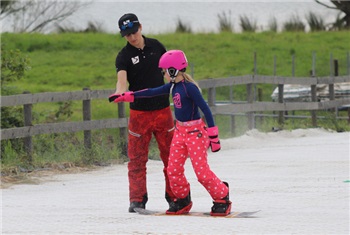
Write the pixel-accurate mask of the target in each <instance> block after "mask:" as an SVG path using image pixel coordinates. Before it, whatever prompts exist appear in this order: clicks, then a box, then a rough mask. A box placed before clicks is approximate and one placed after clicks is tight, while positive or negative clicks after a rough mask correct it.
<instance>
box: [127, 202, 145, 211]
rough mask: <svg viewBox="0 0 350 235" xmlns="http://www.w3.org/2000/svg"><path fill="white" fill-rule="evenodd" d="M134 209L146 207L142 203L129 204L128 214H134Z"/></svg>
mask: <svg viewBox="0 0 350 235" xmlns="http://www.w3.org/2000/svg"><path fill="white" fill-rule="evenodd" d="M134 208H143V209H145V208H146V205H145V204H144V203H143V202H131V203H130V207H129V212H130V213H134V212H135V210H134Z"/></svg>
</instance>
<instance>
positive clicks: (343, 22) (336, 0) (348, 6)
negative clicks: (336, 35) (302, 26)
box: [315, 0, 350, 29]
mask: <svg viewBox="0 0 350 235" xmlns="http://www.w3.org/2000/svg"><path fill="white" fill-rule="evenodd" d="M315 1H316V2H317V3H318V4H321V5H322V6H325V7H327V8H329V9H335V10H340V11H341V12H343V13H344V14H345V16H344V17H342V18H340V19H338V20H337V22H336V23H335V24H334V25H335V26H337V27H338V28H341V27H344V28H346V29H350V1H340V0H330V2H331V3H332V4H333V5H334V6H329V5H327V4H326V3H323V2H320V0H315Z"/></svg>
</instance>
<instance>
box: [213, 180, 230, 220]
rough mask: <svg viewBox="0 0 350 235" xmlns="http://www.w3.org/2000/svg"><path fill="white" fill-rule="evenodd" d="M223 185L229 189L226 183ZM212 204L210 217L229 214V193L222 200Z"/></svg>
mask: <svg viewBox="0 0 350 235" xmlns="http://www.w3.org/2000/svg"><path fill="white" fill-rule="evenodd" d="M223 183H224V184H225V185H226V186H227V187H229V186H228V183H227V182H223ZM213 204H214V205H213V206H212V207H211V212H210V215H212V216H226V215H228V214H230V213H231V201H230V196H229V193H227V195H226V196H225V197H224V198H222V199H220V200H215V201H213Z"/></svg>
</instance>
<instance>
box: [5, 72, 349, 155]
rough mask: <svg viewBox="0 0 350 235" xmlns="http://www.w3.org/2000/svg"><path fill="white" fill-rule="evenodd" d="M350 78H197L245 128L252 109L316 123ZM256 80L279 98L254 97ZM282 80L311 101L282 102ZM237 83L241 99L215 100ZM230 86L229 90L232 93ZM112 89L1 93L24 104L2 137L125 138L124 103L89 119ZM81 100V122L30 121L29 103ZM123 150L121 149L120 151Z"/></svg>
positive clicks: (251, 121)
mask: <svg viewBox="0 0 350 235" xmlns="http://www.w3.org/2000/svg"><path fill="white" fill-rule="evenodd" d="M344 82H350V75H347V76H339V77H334V76H330V77H304V78H300V77H299V78H295V77H279V76H260V75H246V76H238V77H228V78H217V79H206V80H200V81H198V83H199V85H200V87H201V88H202V89H203V90H204V89H208V104H209V106H210V108H211V110H212V112H213V114H214V115H230V116H231V117H234V116H235V115H237V114H238V113H245V114H246V116H247V120H248V128H249V129H252V128H254V127H255V116H256V115H255V113H256V112H266V111H277V112H279V115H278V118H279V122H280V123H283V121H284V117H285V116H284V115H285V112H286V111H293V110H309V111H311V116H312V123H313V125H314V126H316V125H317V117H316V111H317V110H328V109H333V108H337V107H340V106H343V105H348V104H350V98H343V99H335V97H334V84H336V83H344ZM256 84H275V85H277V86H278V91H279V96H278V97H279V99H278V102H259V101H257V100H256V98H255V97H256V94H255V89H254V87H255V85H256ZM285 84H300V85H307V86H310V87H311V98H312V99H311V102H284V99H283V88H284V85H285ZM319 84H327V85H328V86H329V94H330V97H329V101H320V102H319V101H317V95H316V85H319ZM236 85H246V89H247V96H246V100H244V101H240V102H237V101H233V98H232V96H231V95H230V102H227V103H225V104H220V105H217V104H216V94H215V93H216V88H218V87H230V89H232V88H233V87H234V86H236ZM231 91H232V90H230V93H231ZM113 92H114V90H89V89H88V88H84V89H83V90H82V91H72V92H46V93H37V94H30V93H26V94H21V95H12V96H1V107H9V106H18V105H23V107H24V127H17V128H8V129H2V130H1V140H6V139H14V138H23V139H24V143H25V148H26V151H27V153H28V154H31V152H32V136H34V135H40V134H52V133H63V132H78V131H84V144H85V147H86V148H91V130H96V129H106V128H120V135H121V137H122V138H124V139H125V138H126V135H127V123H128V118H127V117H126V115H125V104H124V103H119V104H118V118H111V119H103V120H91V100H92V99H105V100H106V103H107V102H108V101H107V97H108V96H109V95H110V94H111V93H113ZM74 100H75V101H77V100H80V101H82V107H83V120H82V121H80V122H63V123H44V124H36V125H33V124H32V105H33V104H37V103H44V102H64V101H74ZM125 151H126V150H125V149H124V150H123V152H125Z"/></svg>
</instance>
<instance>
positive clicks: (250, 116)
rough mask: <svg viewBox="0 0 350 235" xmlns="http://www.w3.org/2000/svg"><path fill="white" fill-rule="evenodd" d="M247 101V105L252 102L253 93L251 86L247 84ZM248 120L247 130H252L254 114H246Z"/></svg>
mask: <svg viewBox="0 0 350 235" xmlns="http://www.w3.org/2000/svg"><path fill="white" fill-rule="evenodd" d="M247 101H248V103H249V104H252V103H253V102H254V92H253V84H251V83H250V84H247ZM247 118H248V130H252V129H253V128H254V126H255V125H254V112H247Z"/></svg>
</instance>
